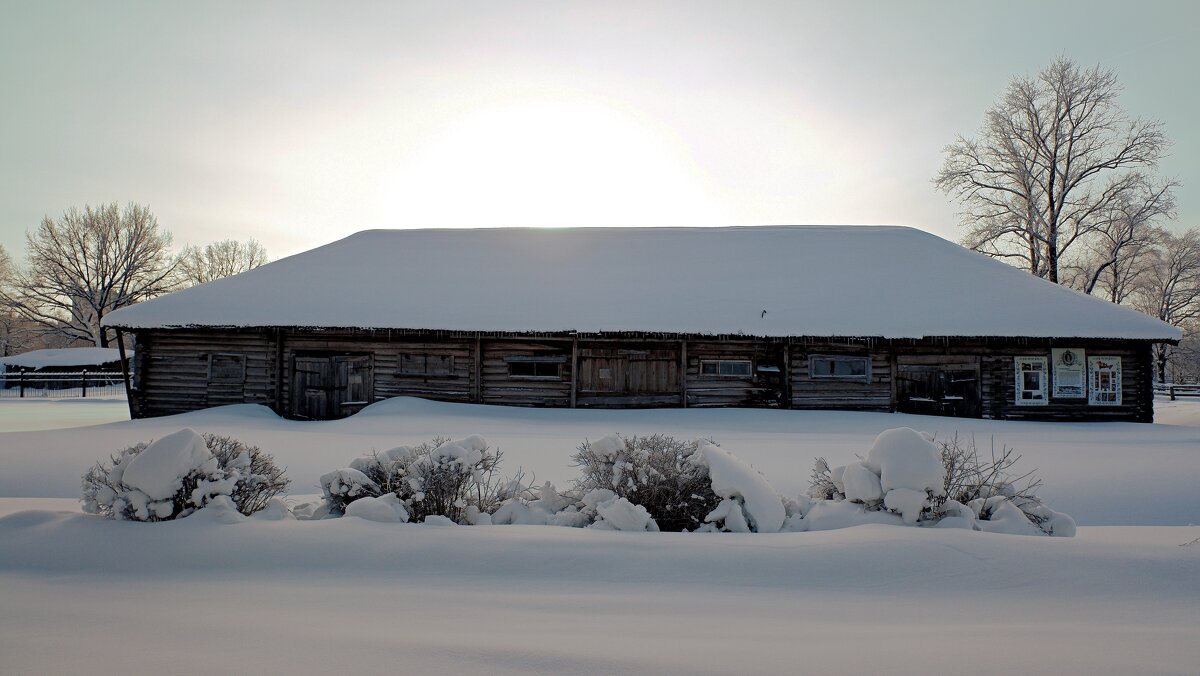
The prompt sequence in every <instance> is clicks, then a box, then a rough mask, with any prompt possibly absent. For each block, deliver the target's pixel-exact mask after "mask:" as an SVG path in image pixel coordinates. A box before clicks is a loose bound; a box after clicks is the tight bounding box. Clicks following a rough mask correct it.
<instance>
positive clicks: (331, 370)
mask: <svg viewBox="0 0 1200 676" xmlns="http://www.w3.org/2000/svg"><path fill="white" fill-rule="evenodd" d="M372 371H373V369H372V358H371V355H362V354H359V355H347V354H337V355H330V354H305V355H296V357H295V358H294V359H293V360H292V400H291V404H292V410H291V415H292V417H294V418H301V419H305V420H333V419H336V418H345V417H346V416H348V415H351V414H353V413H357V412H358V411H360V410H362V408H363V407H364V406H367V405H368V404H370V403H371V401H372V399H373V395H374V382H373V378H372V375H373V374H372Z"/></svg>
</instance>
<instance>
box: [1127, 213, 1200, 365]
mask: <svg viewBox="0 0 1200 676" xmlns="http://www.w3.org/2000/svg"><path fill="white" fill-rule="evenodd" d="M1150 261H1151V265H1150V267H1149V270H1148V271H1147V273H1146V275H1145V282H1144V284H1143V285H1142V287H1141V288H1140V289H1139V291H1138V294H1137V297H1136V301H1135V306H1136V307H1137V308H1138V309H1139V310H1141V311H1142V312H1145V313H1146V314H1148V315H1150V316H1152V317H1157V318H1159V319H1161V320H1163V321H1164V322H1167V323H1168V324H1173V325H1175V326H1179V327H1186V326H1188V325H1194V324H1197V323H1200V229H1195V228H1193V229H1192V230H1188V231H1187V232H1184V233H1183V234H1182V235H1173V234H1171V233H1169V232H1165V231H1160V232H1159V234H1158V241H1157V243H1156V246H1155V247H1154V250H1153V252H1152V253H1151V257H1150ZM1185 341H1187V338H1186V337H1185ZM1173 350H1174V348H1172V346H1170V345H1168V344H1166V343H1157V344H1155V346H1154V361H1155V366H1156V369H1157V376H1158V381H1159V382H1166V381H1167V362H1168V361H1169V360H1170V359H1171V355H1172V352H1173Z"/></svg>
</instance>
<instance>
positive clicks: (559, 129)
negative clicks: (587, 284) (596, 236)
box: [376, 103, 727, 228]
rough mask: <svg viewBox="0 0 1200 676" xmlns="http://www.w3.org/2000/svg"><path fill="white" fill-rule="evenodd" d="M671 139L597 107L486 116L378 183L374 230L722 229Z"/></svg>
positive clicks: (531, 107) (721, 218)
mask: <svg viewBox="0 0 1200 676" xmlns="http://www.w3.org/2000/svg"><path fill="white" fill-rule="evenodd" d="M670 141H671V135H670V134H669V132H666V133H664V132H659V131H657V130H654V129H652V128H649V127H647V126H645V125H643V124H641V123H640V122H639V121H638V120H637V119H635V118H631V117H629V116H626V115H623V114H621V113H620V112H619V111H614V110H609V109H606V108H603V107H601V106H596V105H590V104H574V103H572V104H563V103H534V104H522V105H510V106H504V107H499V108H492V109H487V110H484V111H481V112H478V113H475V114H473V115H469V116H467V117H465V118H463V119H460V120H458V121H456V122H453V123H451V124H449V125H447V126H446V128H445V129H444V131H443V133H441V134H438V135H436V136H434V137H433V139H432V140H431V141H430V142H429V143H427V144H426V145H425V146H423V147H422V148H421V149H419V150H418V151H417V152H416V153H415V154H414V155H412V156H410V157H408V158H406V160H405V161H404V163H403V164H402V165H401V166H399V167H398V168H397V169H396V170H395V171H394V172H392V173H391V174H390V175H387V176H385V177H384V178H383V179H382V180H381V181H380V183H379V185H378V187H377V195H378V205H377V216H376V217H377V219H378V222H377V224H376V225H377V227H392V228H395V227H480V226H497V225H509V226H566V225H570V226H601V225H718V224H725V220H726V218H727V214H726V213H725V209H724V208H723V206H722V205H719V204H717V203H714V200H713V199H712V198H711V197H709V196H708V194H706V191H705V189H704V188H703V186H702V185H701V181H700V180H699V177H698V175H697V174H698V172H696V171H695V169H694V168H693V167H692V166H687V164H686V163H685V162H686V159H685V158H686V155H687V152H686V150H687V149H686V148H679V147H674V146H673V145H672V144H671V142H670ZM681 159H683V160H684V161H681Z"/></svg>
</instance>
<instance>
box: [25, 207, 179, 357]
mask: <svg viewBox="0 0 1200 676" xmlns="http://www.w3.org/2000/svg"><path fill="white" fill-rule="evenodd" d="M25 240H26V249H27V251H26V256H27V259H28V260H27V266H26V269H25V270H23V271H22V272H21V273H19V274H18V275H17V278H16V281H15V283H14V284H13V289H12V291H11V292H9V293H5V295H4V297H5V298H6V299H7V301H8V302H10V303H11V304H12V306H13V307H14V308H15V309H16V310H17V312H18V313H19V314H20V315H22V316H23V317H24V318H26V319H28V320H30V321H33V322H36V323H37V324H39V325H40V326H42V327H43V328H45V329H46V330H48V331H50V332H55V333H59V334H61V335H64V336H67V337H70V338H74V339H81V340H86V341H88V342H90V343H92V344H94V345H97V346H99V347H107V346H108V344H109V342H110V340H111V335H112V331H111V330H108V329H104V328H102V327H101V325H100V323H101V321H102V320H103V319H104V316H105V315H107V314H108V313H109V312H112V311H113V310H116V309H118V308H122V307H125V306H127V305H132V304H133V303H136V302H138V301H141V300H145V299H147V298H152V297H154V296H157V295H160V294H162V293H165V292H166V291H168V290H169V288H170V286H169V285H170V277H171V274H172V272H173V270H174V261H173V260H172V258H171V256H170V253H169V248H170V246H171V235H170V234H169V233H167V232H164V231H162V230H160V229H159V226H158V219H156V218H155V217H154V214H152V213H151V212H150V209H149V208H148V207H145V206H142V205H139V204H133V203H130V204H129V205H127V206H126V207H125V208H124V209H121V208H119V207H118V206H117V204H116V203H115V202H114V203H111V204H103V205H100V206H98V207H95V208H92V207H91V206H84V208H83V210H82V211H81V210H79V209H76V208H74V207H72V208H71V209H68V210H67V211H66V212H65V213H64V214H63V215H62V217H60V218H58V219H57V220H55V219H51V218H50V217H46V218H44V219H42V222H41V224H40V225H39V226H38V229H37V231H36V232H34V233H33V234H29V233H26V235H25Z"/></svg>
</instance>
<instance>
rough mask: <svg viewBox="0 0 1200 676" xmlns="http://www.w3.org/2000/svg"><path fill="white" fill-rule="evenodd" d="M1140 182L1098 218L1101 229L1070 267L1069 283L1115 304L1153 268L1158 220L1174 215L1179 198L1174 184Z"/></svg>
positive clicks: (1124, 299) (1131, 290)
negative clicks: (1153, 251)
mask: <svg viewBox="0 0 1200 676" xmlns="http://www.w3.org/2000/svg"><path fill="white" fill-rule="evenodd" d="M1135 178H1138V179H1140V180H1141V185H1140V186H1139V187H1138V188H1137V189H1134V190H1130V191H1129V193H1128V194H1126V195H1124V196H1123V197H1122V198H1120V199H1118V200H1116V201H1114V203H1113V204H1112V205H1111V207H1110V209H1109V211H1108V213H1107V214H1106V215H1105V216H1104V218H1102V219H1101V220H1100V223H1101V225H1100V227H1099V229H1098V230H1097V231H1096V234H1095V235H1094V236H1093V237H1092V238H1091V239H1090V241H1089V242H1088V243H1087V246H1086V250H1087V253H1086V254H1085V255H1084V256H1081V257H1080V258H1079V261H1078V262H1077V263H1074V264H1070V265H1067V266H1066V267H1067V268H1068V269H1071V271H1072V273H1073V275H1072V278H1069V279H1066V280H1065V281H1066V283H1068V284H1069V285H1070V286H1073V287H1075V288H1078V289H1079V290H1081V291H1083V292H1084V293H1087V294H1092V293H1097V292H1102V293H1103V294H1104V296H1105V297H1107V298H1108V299H1109V300H1110V301H1112V302H1114V303H1124V302H1125V301H1126V300H1128V299H1129V297H1130V294H1132V293H1133V291H1134V290H1136V288H1137V286H1138V283H1139V281H1140V279H1141V277H1142V276H1143V275H1144V274H1146V272H1147V271H1148V269H1149V266H1150V258H1151V257H1150V255H1149V254H1150V253H1151V251H1152V250H1153V245H1154V242H1155V240H1156V237H1157V232H1158V231H1157V230H1156V229H1155V228H1154V225H1153V224H1154V222H1155V221H1156V220H1158V219H1159V218H1160V217H1163V216H1172V215H1173V213H1174V208H1175V202H1174V199H1173V198H1172V196H1171V189H1172V188H1173V187H1174V186H1175V184H1174V183H1173V182H1167V183H1163V184H1161V185H1158V186H1152V185H1151V184H1150V183H1149V182H1148V181H1146V180H1145V179H1144V178H1141V177H1138V176H1135Z"/></svg>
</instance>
